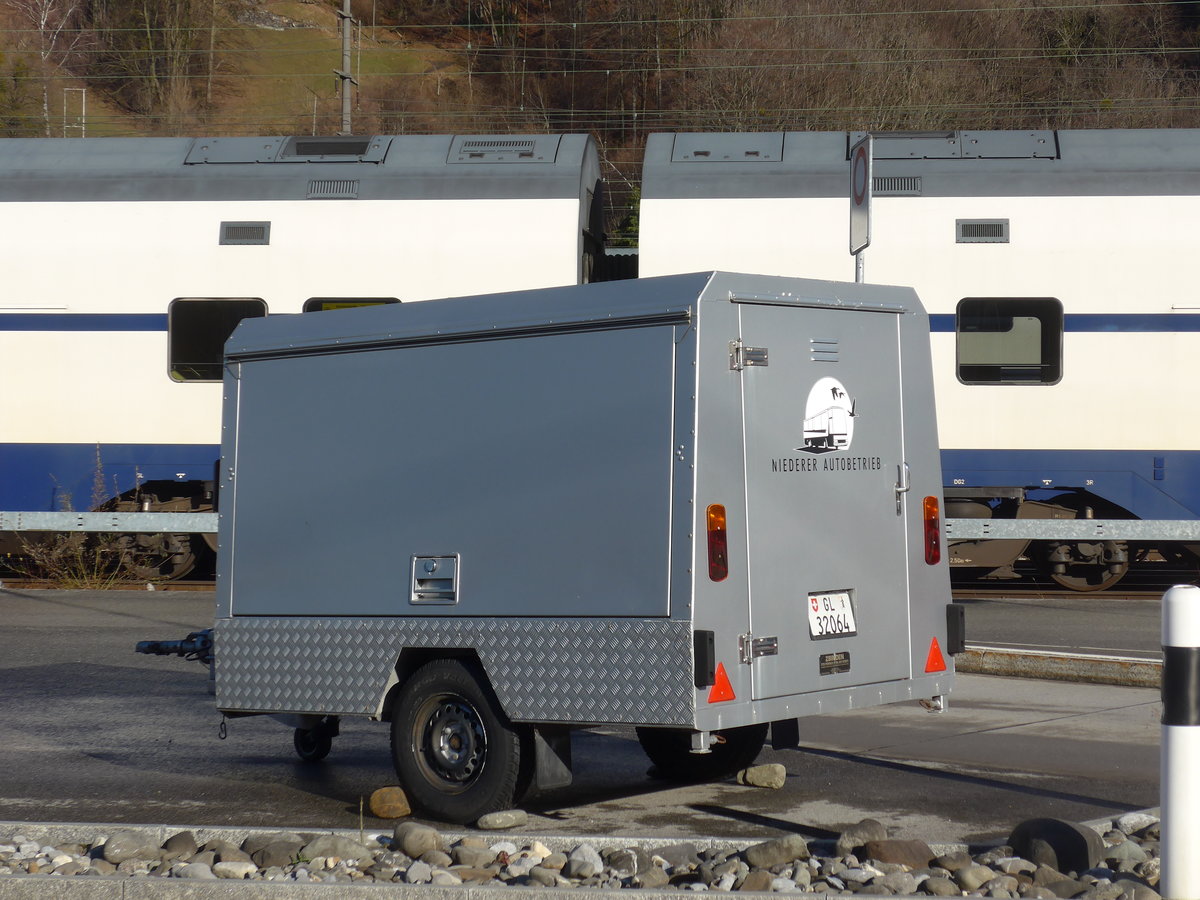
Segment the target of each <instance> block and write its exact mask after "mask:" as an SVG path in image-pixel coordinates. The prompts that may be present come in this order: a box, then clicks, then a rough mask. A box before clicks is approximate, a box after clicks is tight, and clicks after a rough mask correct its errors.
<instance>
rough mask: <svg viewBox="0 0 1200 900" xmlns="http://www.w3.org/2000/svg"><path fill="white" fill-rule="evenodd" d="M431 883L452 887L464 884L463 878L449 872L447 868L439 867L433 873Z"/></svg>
mask: <svg viewBox="0 0 1200 900" xmlns="http://www.w3.org/2000/svg"><path fill="white" fill-rule="evenodd" d="M429 883H430V884H436V885H440V886H442V887H451V886H453V885H456V884H462V883H463V882H462V879H461V878H459V877H458V876H457V875H455V874H454V873H453V872H447V871H446V870H445V869H438V870H437V871H436V872H434V873H433V877H431V878H430V879H429Z"/></svg>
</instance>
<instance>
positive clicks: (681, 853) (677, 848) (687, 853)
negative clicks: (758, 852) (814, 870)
mask: <svg viewBox="0 0 1200 900" xmlns="http://www.w3.org/2000/svg"><path fill="white" fill-rule="evenodd" d="M650 853H651V854H652V855H654V856H658V857H661V858H662V859H663V860H665V861H666V863H667V865H668V866H670V868H671V869H672V870H674V869H677V868H679V867H681V866H683V867H686V866H698V865H700V854H699V853H698V852H697V851H696V845H695V844H690V843H683V844H668V845H667V846H665V847H659V848H657V849H655V850H651V851H650ZM789 861H790V860H789Z"/></svg>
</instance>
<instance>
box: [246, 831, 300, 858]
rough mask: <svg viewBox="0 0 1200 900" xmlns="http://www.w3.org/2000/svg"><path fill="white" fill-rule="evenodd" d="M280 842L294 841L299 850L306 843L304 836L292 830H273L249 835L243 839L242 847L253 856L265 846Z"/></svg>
mask: <svg viewBox="0 0 1200 900" xmlns="http://www.w3.org/2000/svg"><path fill="white" fill-rule="evenodd" d="M280 842H287V843H294V844H295V845H296V849H297V850H299V849H300V848H301V847H303V846H304V844H305V840H304V838H302V837H300V835H298V834H295V833H293V832H291V831H273V832H263V833H261V834H252V835H250V836H248V837H247V838H246V839H245V840H244V841H242V843H241V849H242V852H243V853H248V854H250V856H251V857H253V856H254V854H255V853H257V852H258V851H259V850H261V849H262V848H263V847H266V846H268V845H270V844H276V843H280Z"/></svg>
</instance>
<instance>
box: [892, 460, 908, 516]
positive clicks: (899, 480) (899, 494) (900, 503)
mask: <svg viewBox="0 0 1200 900" xmlns="http://www.w3.org/2000/svg"><path fill="white" fill-rule="evenodd" d="M911 490H912V477H911V475H910V473H909V471H908V463H900V465H898V466H896V515H900V514H901V513H903V512H904V495H905V494H907V493H908V492H909V491H911Z"/></svg>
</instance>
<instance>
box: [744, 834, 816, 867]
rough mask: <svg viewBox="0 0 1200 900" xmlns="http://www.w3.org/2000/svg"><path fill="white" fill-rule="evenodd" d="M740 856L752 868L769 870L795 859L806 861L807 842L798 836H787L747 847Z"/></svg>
mask: <svg viewBox="0 0 1200 900" xmlns="http://www.w3.org/2000/svg"><path fill="white" fill-rule="evenodd" d="M742 856H743V857H744V858H745V860H746V862H748V863H749V864H750V865H752V866H755V867H757V868H760V869H769V868H771V866H778V865H780V864H782V863H790V862H794V861H795V860H797V859H808V857H809V853H808V842H807V841H805V840H804V838H802V837H801V836H800V835H798V834H789V835H785V836H784V837H780V838H775V839H774V840H770V841H763V842H762V843H761V844H755V845H753V846H752V847H747V848H746V849H745V850H743V851H742Z"/></svg>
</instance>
